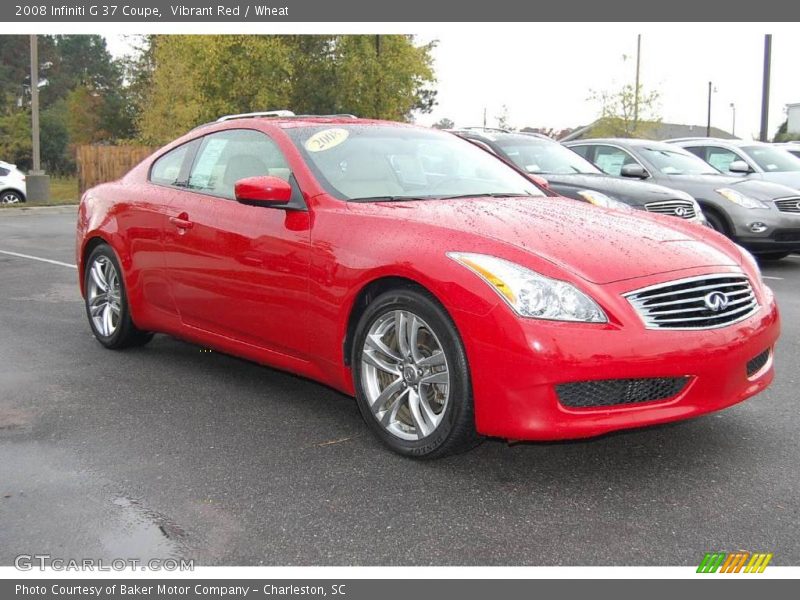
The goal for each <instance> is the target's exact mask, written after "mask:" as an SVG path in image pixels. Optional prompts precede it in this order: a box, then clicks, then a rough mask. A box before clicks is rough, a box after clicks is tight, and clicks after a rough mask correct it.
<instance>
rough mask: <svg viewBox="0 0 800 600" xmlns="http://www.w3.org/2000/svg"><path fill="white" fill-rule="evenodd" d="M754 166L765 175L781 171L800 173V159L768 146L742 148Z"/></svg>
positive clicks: (780, 149)
mask: <svg viewBox="0 0 800 600" xmlns="http://www.w3.org/2000/svg"><path fill="white" fill-rule="evenodd" d="M742 150H744V151H745V152H746V153H747V155H748V156H749V157H750V158H752V159H753V160H754V161H755V162H756V164H757V165H758V166H759V167H761V168H762V169H763V170H764V171H766V172H767V173H780V172H782V171H800V158H797V157H796V156H793V155H791V154H790V153H788V152H787V151H786V150H783V149H782V148H771V147H770V146H746V147H744V148H742Z"/></svg>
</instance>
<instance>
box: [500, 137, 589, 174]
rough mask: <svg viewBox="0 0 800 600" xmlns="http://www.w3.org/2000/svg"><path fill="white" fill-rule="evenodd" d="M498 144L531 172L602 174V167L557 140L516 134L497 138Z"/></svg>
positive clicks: (523, 168)
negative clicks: (596, 165)
mask: <svg viewBox="0 0 800 600" xmlns="http://www.w3.org/2000/svg"><path fill="white" fill-rule="evenodd" d="M494 143H495V144H497V145H498V146H499V147H500V148H501V149H502V150H503V152H504V153H505V154H506V156H508V158H509V159H510V160H512V161H513V162H514V164H515V165H517V166H518V167H520V168H521V169H522V170H524V171H527V172H528V173H536V174H539V175H547V174H553V175H566V174H568V173H592V174H595V175H598V174H601V171H600V169H598V168H597V167H595V166H594V165H593V164H592V163H590V162H589V161H588V160H586V159H585V158H583V157H581V156H578V155H577V154H576V153H575V152H573V151H572V150H570V149H568V148H565V147H564V146H562V145H561V144H559V143H557V142H550V141H547V140H542V139H537V138H534V137H531V138H527V139H526V138H523V137H521V136H514V137H513V138H505V139H503V138H500V139H496V140H494Z"/></svg>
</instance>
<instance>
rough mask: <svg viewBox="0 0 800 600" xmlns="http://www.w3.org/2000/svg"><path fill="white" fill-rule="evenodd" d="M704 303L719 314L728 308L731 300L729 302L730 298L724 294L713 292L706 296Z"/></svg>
mask: <svg viewBox="0 0 800 600" xmlns="http://www.w3.org/2000/svg"><path fill="white" fill-rule="evenodd" d="M703 302H705V304H706V306H707V307H708V309H709V310H711V311H713V312H719V311H721V310H725V309H726V308H727V307H728V303H729V302H730V300H728V297H727V296H726V295H725V294H723V293H722V292H711V293H710V294H706V296H705V298H703Z"/></svg>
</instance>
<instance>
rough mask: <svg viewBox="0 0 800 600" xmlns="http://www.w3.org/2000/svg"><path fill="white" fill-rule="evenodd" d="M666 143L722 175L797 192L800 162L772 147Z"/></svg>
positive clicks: (686, 141)
mask: <svg viewBox="0 0 800 600" xmlns="http://www.w3.org/2000/svg"><path fill="white" fill-rule="evenodd" d="M667 141H668V142H669V143H672V144H676V145H678V146H680V147H681V148H685V149H686V150H688V151H689V152H691V153H692V154H694V155H695V156H697V157H699V158H701V159H703V160H704V161H706V162H707V163H708V164H710V165H711V166H712V167H714V168H715V169H717V170H718V171H720V172H722V173H724V174H726V175H735V176H746V177H749V178H751V179H761V180H763V181H771V182H773V183H781V184H783V185H788V186H789V187H790V188H794V189H796V190H798V191H800V158H797V157H796V156H795V155H794V154H792V153H791V152H787V151H786V150H785V149H784V148H780V147H778V146H775V145H774V144H764V143H762V142H748V141H745V140H719V139H714V138H683V139H679V140H667Z"/></svg>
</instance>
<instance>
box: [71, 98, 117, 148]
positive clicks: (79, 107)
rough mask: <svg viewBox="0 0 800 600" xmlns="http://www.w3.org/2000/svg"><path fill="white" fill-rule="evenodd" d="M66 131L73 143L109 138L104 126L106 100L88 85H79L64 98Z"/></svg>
mask: <svg viewBox="0 0 800 600" xmlns="http://www.w3.org/2000/svg"><path fill="white" fill-rule="evenodd" d="M66 105H67V131H68V132H69V139H70V142H71V143H72V144H73V145H80V144H95V143H97V142H101V141H104V140H107V139H109V137H110V134H109V132H108V131H106V130H105V129H104V128H103V126H104V120H105V119H104V113H105V112H106V101H105V99H104V98H103V96H102V94H100V93H99V92H97V91H96V90H95V89H93V88H92V87H91V86H89V85H79V86H78V87H76V88H75V89H73V90H72V91H71V92H70V93H69V94H68V95H67V99H66Z"/></svg>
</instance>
